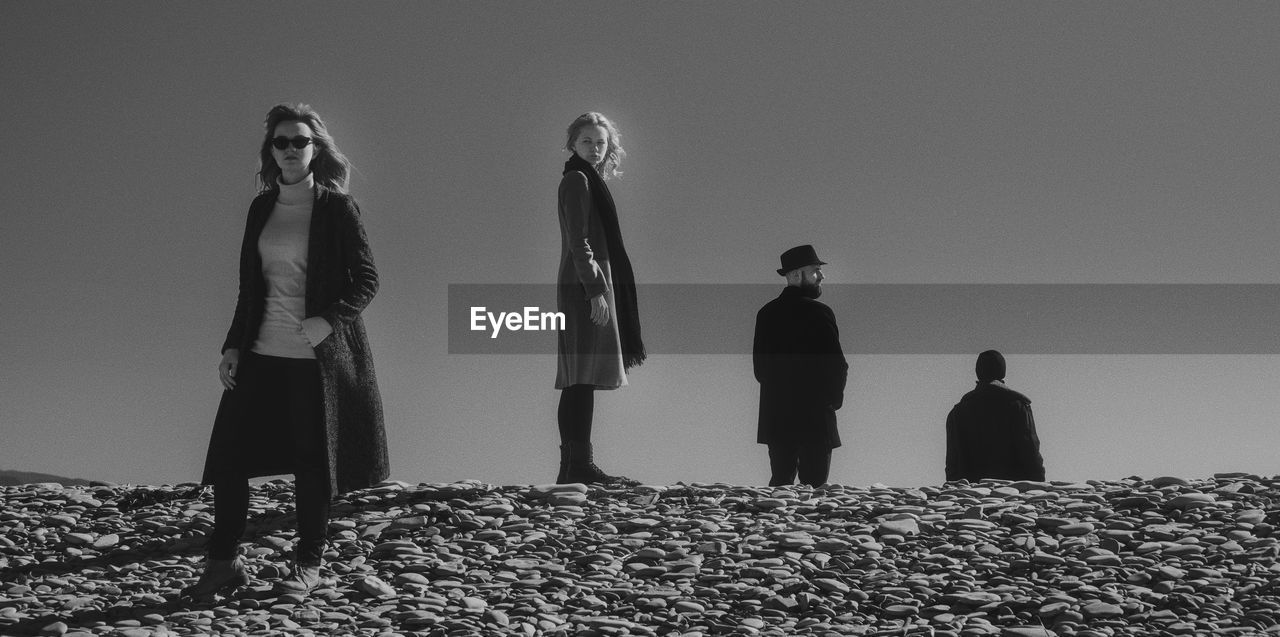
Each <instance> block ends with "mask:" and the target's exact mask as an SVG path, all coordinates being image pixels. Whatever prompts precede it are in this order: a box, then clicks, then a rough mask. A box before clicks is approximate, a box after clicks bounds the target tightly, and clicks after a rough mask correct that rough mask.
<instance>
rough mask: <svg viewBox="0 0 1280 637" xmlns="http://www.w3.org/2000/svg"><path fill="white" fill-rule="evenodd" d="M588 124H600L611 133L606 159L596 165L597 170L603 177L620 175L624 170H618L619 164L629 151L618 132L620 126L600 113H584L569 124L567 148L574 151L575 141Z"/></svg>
mask: <svg viewBox="0 0 1280 637" xmlns="http://www.w3.org/2000/svg"><path fill="white" fill-rule="evenodd" d="M587 126H599V127H601V128H603V129H604V130H605V132H607V133H609V151H608V152H606V153H605V154H604V160H603V161H601V162H600V165H599V166H596V172H598V173H600V178H601V179H608V178H610V177H618V176H620V175H621V174H622V171H620V170H618V165H619V164H621V163H622V158H624V157H626V156H627V151H625V150H622V137H621V136H620V135H619V134H618V127H617V126H614V125H613V122H611V121H609V118H608V117H605V116H604V115H601V114H600V113H596V112H594V111H592V112H590V113H583V114H581V115H579V116H578V119H575V120H573V123H572V124H569V131H568V132H569V135H568V139H567V140H566V141H565V143H564V147H565V150H568V151H569V152H571V153H572V152H573V142H575V141H577V140H578V133H579V132H580V131H582V129H583V128H585V127H587Z"/></svg>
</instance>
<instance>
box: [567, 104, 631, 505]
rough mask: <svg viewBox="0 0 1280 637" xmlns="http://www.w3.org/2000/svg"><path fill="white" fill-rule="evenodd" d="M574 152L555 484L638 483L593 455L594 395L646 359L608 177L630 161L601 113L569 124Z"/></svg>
mask: <svg viewBox="0 0 1280 637" xmlns="http://www.w3.org/2000/svg"><path fill="white" fill-rule="evenodd" d="M565 149H566V150H568V151H569V152H570V153H571V154H570V155H569V161H567V162H565V164H564V172H563V177H562V178H561V180H560V190H559V212H560V271H559V274H558V276H557V294H556V303H557V307H558V309H559V310H560V312H562V313H563V314H564V316H565V329H563V330H561V331H560V332H559V335H558V338H559V341H558V346H557V354H558V355H557V357H556V360H557V365H556V389H559V390H560V406H559V409H558V411H557V421H558V424H559V428H560V473H559V474H558V475H557V476H556V482H559V483H566V482H601V483H613V484H621V485H636V484H639V483H638V482H636V481H635V480H631V479H629V478H624V477H621V476H611V475H608V474H606V473H605V472H604V471H601V470H600V468H599V467H597V466H596V464H595V462H594V460H593V457H592V447H591V421H592V411H593V410H594V407H595V390H597V389H616V388H618V387H621V386H623V385H626V384H627V370H628V369H630V368H631V367H634V366H636V365H639V364H641V363H642V362H643V361H644V359H645V350H644V343H643V342H641V340H640V320H639V314H638V312H637V309H636V286H635V277H634V275H633V274H632V272H631V261H630V259H629V258H628V257H627V251H626V249H625V248H624V247H623V245H622V232H621V230H620V229H619V226H618V211H617V208H615V207H614V204H613V196H612V195H610V194H609V188H608V186H606V185H605V183H604V180H605V179H608V178H610V177H613V176H616V175H618V174H619V173H618V163H619V162H621V161H622V158H623V157H625V156H626V152H625V151H623V150H622V144H621V143H620V140H619V138H618V129H617V128H616V127H615V126H614V125H613V122H610V121H609V119H608V118H606V117H605V116H604V115H601V114H600V113H586V114H584V115H581V116H579V117H578V118H577V119H575V120H574V121H573V123H572V124H570V125H569V130H568V139H567V141H566V142H565Z"/></svg>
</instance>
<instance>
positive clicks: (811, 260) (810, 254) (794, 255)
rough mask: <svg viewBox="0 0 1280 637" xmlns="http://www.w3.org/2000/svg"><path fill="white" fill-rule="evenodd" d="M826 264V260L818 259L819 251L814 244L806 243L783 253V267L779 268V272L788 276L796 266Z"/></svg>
mask: <svg viewBox="0 0 1280 637" xmlns="http://www.w3.org/2000/svg"><path fill="white" fill-rule="evenodd" d="M826 264H827V262H826V261H822V260H820V259H818V253H817V252H815V251H814V250H813V246H811V245H808V244H805V245H802V246H796V247H794V248H791V249H790V250H787V251H786V252H783V253H782V267H781V268H778V274H781V275H783V276H786V274H787V273H788V272H790V271H792V270H794V269H796V268H803V267H804V266H806V265H826Z"/></svg>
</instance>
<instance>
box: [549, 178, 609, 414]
mask: <svg viewBox="0 0 1280 637" xmlns="http://www.w3.org/2000/svg"><path fill="white" fill-rule="evenodd" d="M557 200H558V206H557V208H558V210H559V214H560V269H559V271H558V272H557V274H556V309H557V310H559V311H560V312H561V313H562V314H564V317H565V324H564V329H562V330H560V332H559V333H558V334H557V335H556V339H557V340H556V353H557V355H556V385H555V387H556V389H564V388H565V387H569V386H570V385H578V384H583V385H591V386H593V387H595V388H596V389H616V388H618V387H623V386H625V385H626V384H627V374H626V368H625V367H624V365H623V359H622V339H621V337H620V336H619V334H618V317H617V308H618V305H617V301H616V300H615V299H614V296H613V268H612V266H611V264H610V263H609V242H608V240H607V239H606V238H605V230H604V226H603V224H601V223H600V212H599V211H598V210H596V206H595V203H594V200H593V199H592V198H591V193H590V185H589V184H588V182H587V178H586V176H585V175H583V174H582V173H580V172H570V173H566V174H565V175H564V177H562V178H561V179H560V189H559V192H558V197H557ZM600 294H603V295H604V300H605V302H607V303H608V304H609V313H610V317H609V322H608V323H606V324H604V325H596V324H595V323H593V322H592V321H591V303H590V301H591V298H592V297H595V296H598V295H600Z"/></svg>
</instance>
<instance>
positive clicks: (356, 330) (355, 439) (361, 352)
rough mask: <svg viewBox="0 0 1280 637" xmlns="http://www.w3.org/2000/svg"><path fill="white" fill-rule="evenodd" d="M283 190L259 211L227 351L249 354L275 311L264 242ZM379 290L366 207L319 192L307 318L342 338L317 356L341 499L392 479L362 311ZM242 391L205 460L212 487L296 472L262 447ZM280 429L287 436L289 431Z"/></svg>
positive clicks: (222, 410)
mask: <svg viewBox="0 0 1280 637" xmlns="http://www.w3.org/2000/svg"><path fill="white" fill-rule="evenodd" d="M276 196H277V193H276V191H274V190H272V191H269V192H265V193H263V194H261V195H259V196H258V197H257V198H255V199H254V200H253V203H252V204H250V206H249V218H248V221H247V223H246V224H245V231H244V241H243V243H242V244H241V246H240V292H239V296H238V298H237V300H236V311H235V315H234V316H233V317H232V320H231V329H229V330H228V331H227V338H226V340H225V341H224V342H223V344H222V351H223V352H225V351H226V350H228V349H233V348H234V349H239V350H240V352H241V355H242V356H243V355H244V354H245V353H247V352H248V351H249V349H250V347H251V346H252V345H253V342H254V340H255V339H256V338H257V336H258V328H259V326H260V325H261V322H262V316H263V310H264V308H265V306H266V283H265V280H264V279H263V275H262V258H261V256H260V255H259V253H258V237H259V235H260V234H261V233H262V228H263V227H264V226H265V225H266V223H267V218H268V217H269V216H270V215H271V211H272V209H273V208H274V207H275V203H276ZM377 291H378V272H377V270H376V269H375V268H374V265H373V254H372V252H370V250H369V240H368V238H367V237H366V236H365V232H364V227H363V226H362V225H361V223H360V209H359V207H358V206H357V205H356V202H355V201H354V200H353V199H352V198H351V197H350V196H349V195H346V194H342V193H336V192H330V191H327V190H324V189H322V188H317V189H316V196H315V202H314V204H313V206H312V210H311V226H310V236H309V238H308V242H307V284H306V314H307V317H312V316H320V317H323V318H324V319H325V320H326V321H328V323H329V325H330V326H332V327H333V333H332V334H330V335H329V336H328V337H326V338H325V339H324V340H323V341H321V342H320V344H319V345H317V346H316V348H315V353H316V362H317V364H318V366H319V369H320V382H321V385H322V387H323V394H324V401H323V402H324V405H323V413H324V436H325V449H326V453H327V456H328V473H329V483H330V487H331V488H332V490H333V492H334V493H345V492H347V491H353V490H356V489H363V488H366V487H369V486H372V485H374V484H377V483H378V482H381V481H383V480H385V479H387V476H388V475H389V473H390V467H389V463H388V460H387V441H386V430H385V427H384V425H383V421H382V398H381V395H380V394H379V392H378V382H377V378H376V377H375V376H374V372H373V357H372V355H371V353H370V349H369V339H368V337H367V336H366V335H365V329H364V322H363V321H362V320H361V319H360V312H361V311H362V310H364V308H365V306H366V305H368V304H369V301H371V300H372V299H373V296H374V294H376V293H377ZM232 391H234V390H227V391H224V392H223V394H222V400H221V402H220V403H219V405H218V415H217V417H216V418H215V419H214V425H213V435H212V437H211V439H210V441H209V452H208V456H207V458H206V460H205V469H204V479H203V482H204V483H205V484H212V482H213V479H214V477H215V476H216V475H217V474H218V472H220V471H224V470H228V469H229V468H231V469H234V470H236V471H237V473H240V472H243V473H244V474H247V475H248V476H250V477H254V476H265V475H277V474H285V473H293V472H294V471H293V466H292V459H291V455H292V454H290V453H288V450H286V449H279V450H277V449H258V448H255V442H257V441H256V440H255V434H254V432H255V429H254V427H255V424H254V423H252V422H249V421H248V420H249V419H247V418H245V417H242V416H241V415H239V414H237V413H236V412H237V410H236V409H235V408H234V406H235V404H236V403H237V402H238V401H235V400H232V398H231V394H232ZM273 429H276V430H279V429H280V428H279V427H275V428H273Z"/></svg>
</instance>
